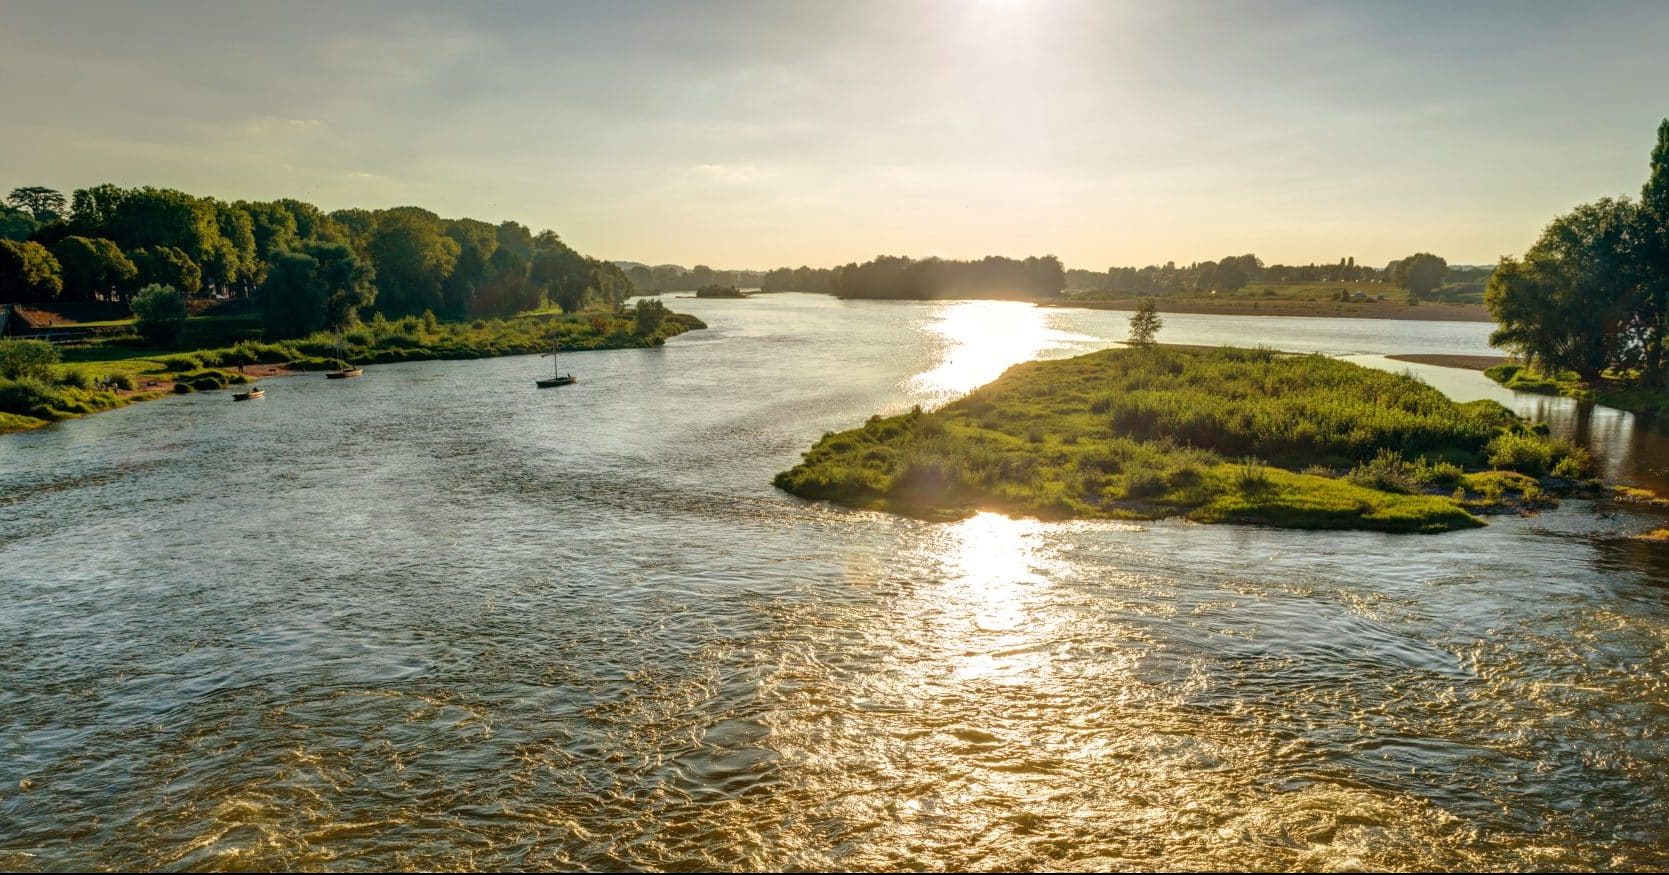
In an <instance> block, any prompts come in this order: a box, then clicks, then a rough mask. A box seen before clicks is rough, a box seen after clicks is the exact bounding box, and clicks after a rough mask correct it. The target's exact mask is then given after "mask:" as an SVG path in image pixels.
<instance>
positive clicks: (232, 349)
mask: <svg viewBox="0 0 1669 875" xmlns="http://www.w3.org/2000/svg"><path fill="white" fill-rule="evenodd" d="M655 306H658V302H655ZM649 309H651V310H653V309H654V307H651V308H649ZM655 312H656V314H658V315H659V318H648V315H647V314H646V316H639V315H638V314H637V312H636V311H635V309H631V308H627V309H619V310H612V309H607V308H602V307H598V308H594V309H590V310H582V311H580V312H577V313H562V312H560V311H554V310H553V311H544V312H532V313H525V314H522V315H520V316H516V317H512V318H508V319H478V320H476V321H473V322H441V321H439V320H437V319H436V318H435V317H434V316H433V315H430V314H425V315H424V316H408V317H404V318H401V319H385V318H383V317H382V316H381V315H378V316H375V317H373V318H372V320H371V321H370V322H366V323H362V324H360V325H358V326H355V327H353V328H349V329H348V330H347V331H344V332H343V333H342V334H341V338H340V340H341V344H342V346H341V348H340V351H341V353H342V355H343V356H345V357H346V360H347V361H351V362H354V363H355V364H361V365H365V364H386V363H390V362H409V361H421V360H426V359H478V358H490V357H494V356H504V355H524V354H528V353H540V352H549V351H550V350H551V348H552V347H553V346H557V345H560V346H561V348H562V350H563V351H582V350H596V349H631V348H639V347H653V346H659V345H660V344H662V343H665V342H666V340H667V339H668V338H670V337H676V336H677V335H679V334H683V333H684V332H686V331H690V330H692V329H698V328H705V327H707V326H706V325H705V324H703V323H702V322H701V320H699V319H697V318H695V317H694V316H689V315H686V314H682V313H669V312H664V311H660V310H656V311H655ZM197 321H198V320H193V323H196V322H197ZM202 321H203V322H204V323H206V324H203V325H193V326H192V327H189V328H188V331H187V337H188V338H190V337H192V336H193V333H192V332H193V331H195V333H196V336H197V337H198V338H199V339H200V340H206V339H209V338H216V339H220V340H225V339H227V331H226V329H225V327H224V325H225V323H223V322H214V321H213V317H208V318H205V319H204V320H202ZM114 328H116V329H117V330H120V329H122V328H123V326H122V325H117V326H114ZM237 333H238V332H236V331H233V332H231V334H232V335H233V336H236V334H237ZM256 333H258V332H256ZM337 342H338V337H337V335H336V334H334V333H330V332H317V333H314V334H311V335H308V336H306V337H302V338H298V339H294V340H284V341H279V342H271V343H268V342H263V341H261V340H258V339H246V340H241V341H238V342H235V343H229V344H224V345H215V346H207V345H205V346H203V347H194V346H191V345H189V344H188V345H184V346H180V347H178V348H165V349H158V348H153V347H148V346H146V345H145V342H144V341H143V340H142V339H141V338H140V337H139V336H137V335H135V334H114V335H111V336H107V337H100V338H95V339H94V340H92V341H90V342H88V343H86V344H84V345H81V346H71V347H65V348H63V349H58V348H56V347H52V346H50V345H48V344H46V343H42V342H39V341H15V340H14V341H0V345H3V346H4V347H5V348H3V349H0V434H4V433H7V432H14V431H22V430H25V429H30V428H37V427H39V426H42V425H46V424H47V423H49V422H55V421H58V420H62V419H69V418H72V417H76V416H83V415H86V414H89V413H97V412H100V411H103V410H111V409H114V408H117V407H121V406H124V405H126V404H131V403H133V402H135V401H144V400H149V399H152V398H159V397H162V396H164V395H166V394H169V393H187V392H193V391H209V390H214V389H223V388H226V387H227V386H229V385H233V384H239V383H247V382H249V381H250V377H252V376H254V377H260V376H270V375H274V374H278V373H284V372H287V371H323V370H333V369H336V368H339V367H342V366H343V363H344V362H343V360H342V359H338V358H337V357H336V356H337V353H338V347H337ZM13 358H16V359H18V360H19V361H20V362H24V364H19V365H18V366H17V367H15V368H8V367H7V366H6V362H8V361H10V360H11V359H13ZM251 366H253V367H251ZM245 371H248V373H245Z"/></svg>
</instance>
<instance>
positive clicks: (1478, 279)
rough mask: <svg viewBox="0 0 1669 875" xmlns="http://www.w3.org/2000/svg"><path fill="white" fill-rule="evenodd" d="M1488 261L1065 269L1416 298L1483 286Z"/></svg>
mask: <svg viewBox="0 0 1669 875" xmlns="http://www.w3.org/2000/svg"><path fill="white" fill-rule="evenodd" d="M1492 269H1493V268H1490V267H1460V266H1457V267H1450V266H1449V263H1448V262H1447V261H1445V260H1444V259H1443V258H1441V257H1439V256H1436V255H1432V254H1431V253H1429V252H1421V253H1416V254H1414V255H1410V256H1408V257H1407V258H1400V259H1397V260H1396V261H1393V262H1391V263H1390V264H1388V265H1386V266H1385V267H1383V268H1376V267H1370V266H1368V265H1361V264H1357V263H1356V259H1355V258H1353V257H1347V258H1341V259H1339V261H1338V263H1336V264H1315V263H1312V264H1296V265H1295V264H1264V262H1263V259H1261V258H1258V257H1257V256H1256V255H1251V254H1247V255H1231V256H1225V257H1223V258H1220V259H1218V260H1216V261H1197V262H1193V263H1191V264H1187V265H1178V264H1177V263H1176V262H1174V261H1168V262H1166V263H1165V264H1164V265H1149V266H1147V267H1110V268H1108V269H1107V270H1106V271H1093V270H1077V269H1074V270H1070V271H1067V287H1068V288H1071V289H1080V290H1084V291H1090V292H1102V293H1109V294H1115V295H1131V296H1134V295H1155V296H1164V295H1186V294H1194V293H1201V292H1205V293H1209V292H1225V293H1230V292H1236V291H1239V290H1240V289H1243V288H1245V287H1246V286H1247V285H1250V284H1251V283H1267V284H1272V285H1286V284H1298V283H1362V282H1382V283H1388V284H1391V285H1395V286H1398V287H1401V288H1405V289H1408V290H1409V292H1410V294H1412V295H1413V296H1414V297H1415V298H1418V299H1422V300H1426V299H1453V298H1457V297H1460V296H1463V295H1467V294H1477V293H1479V292H1482V291H1483V283H1484V280H1485V278H1486V277H1488V275H1489V273H1490V271H1491V270H1492Z"/></svg>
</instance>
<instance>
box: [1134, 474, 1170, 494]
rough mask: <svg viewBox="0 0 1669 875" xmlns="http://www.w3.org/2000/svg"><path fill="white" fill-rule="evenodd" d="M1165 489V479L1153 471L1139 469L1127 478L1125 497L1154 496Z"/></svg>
mask: <svg viewBox="0 0 1669 875" xmlns="http://www.w3.org/2000/svg"><path fill="white" fill-rule="evenodd" d="M1164 491H1165V479H1164V478H1163V477H1160V476H1159V475H1158V474H1157V473H1155V472H1153V471H1138V472H1136V473H1134V474H1131V475H1130V476H1129V477H1127V478H1125V481H1124V497H1125V498H1152V497H1153V496H1155V495H1160V494H1162V493H1163V492H1164Z"/></svg>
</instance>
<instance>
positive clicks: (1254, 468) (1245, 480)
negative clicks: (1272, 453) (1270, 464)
mask: <svg viewBox="0 0 1669 875" xmlns="http://www.w3.org/2000/svg"><path fill="white" fill-rule="evenodd" d="M1270 485H1271V484H1270V481H1269V469H1268V468H1267V467H1265V466H1264V464H1263V463H1262V462H1260V461H1258V460H1257V459H1256V458H1253V457H1251V456H1247V457H1246V458H1245V459H1243V460H1242V461H1241V462H1240V464H1239V465H1236V466H1235V469H1234V486H1235V488H1236V489H1239V490H1240V491H1241V492H1245V493H1258V492H1263V491H1264V490H1266V489H1268V488H1269V487H1270Z"/></svg>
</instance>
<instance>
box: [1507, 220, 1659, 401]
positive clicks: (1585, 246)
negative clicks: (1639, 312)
mask: <svg viewBox="0 0 1669 875" xmlns="http://www.w3.org/2000/svg"><path fill="white" fill-rule="evenodd" d="M1639 227H1640V220H1639V210H1638V208H1637V207H1635V205H1634V204H1633V203H1631V202H1630V201H1628V200H1627V199H1620V200H1618V199H1612V198H1605V199H1602V200H1599V201H1596V202H1594V203H1591V204H1583V205H1581V206H1579V207H1577V208H1576V209H1574V210H1572V211H1571V212H1569V213H1567V214H1566V215H1563V216H1560V217H1558V218H1556V219H1554V220H1553V221H1552V222H1551V223H1550V224H1549V225H1548V226H1547V229H1546V230H1544V231H1543V232H1542V236H1541V238H1540V239H1539V240H1537V241H1536V244H1535V245H1534V246H1532V247H1530V251H1529V252H1527V253H1525V255H1524V259H1523V260H1522V261H1518V260H1515V259H1511V258H1503V259H1502V260H1501V264H1500V266H1499V267H1497V268H1496V269H1495V272H1494V273H1493V274H1491V275H1490V279H1489V285H1488V287H1487V288H1486V290H1485V292H1484V303H1485V304H1486V305H1487V306H1488V307H1489V310H1490V314H1491V315H1493V316H1494V317H1495V321H1496V322H1497V323H1499V327H1497V328H1496V330H1495V332H1494V333H1493V334H1491V335H1490V338H1489V342H1490V344H1492V345H1494V346H1501V347H1506V348H1509V349H1512V350H1513V351H1515V352H1517V353H1518V354H1519V355H1520V356H1521V357H1523V358H1525V359H1526V360H1527V361H1530V362H1532V363H1535V364H1537V365H1539V366H1541V367H1543V368H1545V369H1547V370H1549V371H1552V372H1557V371H1562V370H1571V371H1575V372H1576V374H1577V376H1579V377H1581V378H1582V379H1583V380H1586V381H1588V382H1594V381H1597V380H1598V379H1600V377H1601V375H1602V374H1603V373H1604V372H1605V370H1606V368H1608V367H1612V366H1614V365H1620V364H1623V363H1624V359H1625V357H1626V356H1627V354H1628V351H1629V350H1628V343H1627V339H1626V336H1625V331H1626V328H1627V326H1628V324H1629V322H1630V319H1631V314H1632V312H1633V309H1634V307H1635V304H1636V300H1637V299H1636V292H1637V289H1638V281H1637V275H1638V274H1637V271H1636V269H1635V267H1634V265H1635V264H1636V263H1637V259H1638V258H1639V248H1640V247H1639V234H1638V231H1639Z"/></svg>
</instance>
